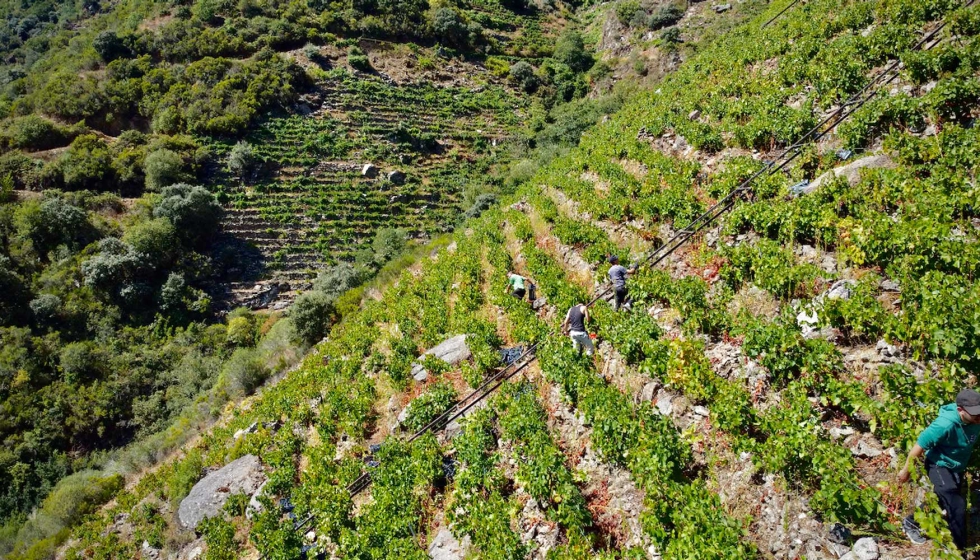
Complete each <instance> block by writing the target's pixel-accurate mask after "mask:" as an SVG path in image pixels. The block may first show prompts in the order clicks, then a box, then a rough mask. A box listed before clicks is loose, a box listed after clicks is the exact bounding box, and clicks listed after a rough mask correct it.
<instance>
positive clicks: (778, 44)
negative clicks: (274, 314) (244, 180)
mask: <svg viewBox="0 0 980 560" xmlns="http://www.w3.org/2000/svg"><path fill="white" fill-rule="evenodd" d="M782 7H783V6H777V5H774V6H771V7H770V8H769V13H765V14H762V15H760V16H759V17H758V18H755V19H754V20H753V21H751V22H749V23H748V24H746V25H743V26H740V27H738V28H736V29H735V30H734V31H732V32H731V33H728V34H726V35H725V36H724V37H722V38H721V40H720V41H719V42H718V43H717V44H715V45H713V46H711V47H709V48H706V49H704V50H702V51H701V52H699V53H698V54H697V55H695V56H693V57H692V58H691V59H690V60H689V61H688V62H686V63H684V64H683V65H682V66H681V67H680V69H679V71H678V72H677V73H676V74H673V75H671V76H670V77H668V78H667V79H666V80H665V81H664V82H663V83H662V84H661V85H660V86H659V87H658V88H657V89H656V90H654V91H649V92H643V93H640V94H638V95H637V96H636V97H635V98H634V99H632V100H630V101H629V102H628V103H627V104H626V105H625V106H624V107H623V109H622V110H620V111H619V112H618V113H616V114H615V115H613V116H612V117H611V118H610V119H609V120H608V121H607V122H605V123H602V124H599V125H598V126H596V127H594V128H592V129H590V130H589V131H588V132H587V133H586V134H585V135H584V136H583V138H582V140H581V142H580V144H579V146H578V147H577V148H575V149H573V150H571V151H570V152H568V153H567V154H565V155H562V156H560V157H558V158H557V159H555V160H554V161H552V162H551V163H549V164H548V165H546V166H544V167H542V168H541V169H539V170H538V171H537V173H536V174H535V175H534V176H533V177H531V178H530V179H529V180H527V181H526V182H524V183H523V184H522V185H521V187H520V189H519V191H518V192H517V193H516V194H515V195H514V196H513V197H511V198H510V199H508V200H506V201H504V203H503V205H502V206H501V207H498V208H494V209H491V210H489V211H487V212H485V213H483V214H482V215H481V216H480V217H478V218H475V219H471V220H469V221H467V222H465V223H464V224H463V226H462V227H460V228H458V229H457V231H456V232H455V233H454V234H453V236H452V239H453V241H452V243H451V244H450V245H449V246H448V247H445V248H443V249H441V250H438V251H434V252H433V253H432V254H430V255H428V256H427V257H425V258H423V259H422V260H420V261H419V262H418V263H416V265H414V266H413V267H411V268H410V269H409V270H407V271H405V272H404V273H403V274H402V276H401V277H400V278H399V279H398V281H397V282H395V283H394V284H392V285H391V286H389V287H387V288H386V289H385V290H384V291H383V293H380V294H379V295H378V297H377V298H368V299H367V300H366V301H364V302H363V304H362V307H361V309H360V310H359V311H357V312H355V313H352V314H349V315H347V316H346V317H345V318H344V320H343V321H342V322H341V323H339V324H338V325H336V326H335V327H334V328H333V329H332V331H331V333H330V337H329V339H328V340H327V341H324V342H323V343H321V344H320V345H319V346H318V347H317V350H316V352H315V353H314V354H313V355H310V356H309V357H308V358H307V359H306V361H305V363H304V364H303V366H302V367H301V368H300V369H299V370H297V371H296V372H294V373H292V374H291V375H289V376H287V377H286V378H285V379H284V380H283V381H282V382H281V383H280V384H279V385H277V386H275V387H271V388H269V389H268V390H266V391H264V392H263V393H261V394H260V395H258V396H256V397H254V398H253V399H250V400H249V401H248V402H246V403H245V404H244V405H243V406H241V407H238V408H236V409H235V410H233V411H229V413H228V414H227V416H226V418H225V422H224V423H223V424H222V425H221V426H220V427H218V428H216V429H215V430H214V431H213V432H211V433H210V434H209V435H208V436H207V437H205V438H204V439H203V440H202V441H201V442H200V443H199V444H197V445H195V446H191V447H189V448H188V449H186V452H185V454H184V456H183V457H181V458H179V459H178V460H175V461H173V462H171V463H168V464H166V465H164V466H163V467H162V468H160V469H159V470H157V471H155V472H153V473H150V474H148V475H146V476H145V477H143V478H142V480H140V482H139V483H138V484H137V485H136V486H135V487H133V488H129V489H126V490H124V491H122V492H120V493H119V494H118V495H117V497H116V500H115V502H114V503H113V504H111V505H110V506H109V507H108V508H107V509H106V510H105V511H102V512H100V513H98V514H97V515H94V516H92V517H90V518H89V519H88V521H87V523H86V524H85V525H84V526H83V528H82V529H80V530H78V531H76V532H74V533H73V535H72V537H71V539H70V540H69V542H68V545H67V549H66V550H65V551H64V555H65V557H66V558H104V557H135V556H137V555H139V556H140V557H157V556H159V555H161V554H164V551H163V549H164V548H166V549H169V550H171V551H174V552H176V553H177V556H178V557H180V558H185V557H190V556H192V555H196V554H198V553H201V552H203V554H205V555H206V557H208V558H233V557H237V556H250V557H255V556H259V555H261V556H263V557H266V558H297V557H302V556H303V555H305V556H306V557H311V556H315V555H320V556H321V557H335V558H427V557H439V558H462V557H465V556H467V555H469V556H473V557H486V558H545V557H548V558H593V557H600V558H651V559H652V558H769V557H775V558H787V559H788V558H800V557H806V558H840V557H843V556H845V555H847V554H849V553H851V552H854V553H855V554H852V555H851V556H849V557H854V556H858V557H862V558H878V557H881V558H926V557H930V556H933V557H937V556H938V557H957V556H958V555H957V553H956V552H955V551H953V550H952V544H951V542H950V539H949V535H948V532H947V531H946V530H945V525H944V523H943V522H942V520H941V518H940V513H939V512H938V510H937V508H936V504H935V501H934V500H933V501H930V500H929V499H928V497H929V496H931V494H924V495H925V496H926V497H927V499H926V501H925V502H924V503H923V504H922V509H921V512H920V513H919V516H920V519H921V521H922V525H923V527H924V528H925V530H926V532H927V533H928V534H929V535H930V537H931V538H932V541H931V542H930V543H928V544H925V545H919V546H913V545H910V544H906V541H905V540H904V539H903V537H902V536H901V533H900V532H899V531H898V530H897V528H896V527H897V524H898V522H899V521H900V520H901V518H902V517H903V516H904V515H906V514H907V513H908V512H910V511H912V510H913V508H914V507H915V505H916V503H915V502H916V501H917V499H918V498H919V497H921V496H922V495H923V494H922V493H921V492H914V491H911V490H910V489H909V488H908V487H903V486H900V485H898V484H897V483H896V482H895V480H894V476H893V475H894V473H895V472H896V470H897V467H898V464H899V462H900V461H902V460H903V459H904V453H905V452H906V450H907V449H908V448H909V447H910V445H911V442H912V441H913V440H914V438H915V436H916V435H917V432H918V430H920V429H921V428H923V427H924V426H925V425H926V424H927V423H928V422H930V421H931V420H932V418H933V415H934V414H935V412H936V409H937V408H938V406H940V405H942V404H944V403H946V402H948V401H949V400H950V399H951V398H952V397H953V395H955V393H956V392H957V391H958V390H959V389H960V388H961V387H962V386H963V385H973V384H975V383H976V378H975V376H974V375H973V374H972V370H973V369H974V368H975V367H976V366H977V357H978V356H980V353H978V349H980V346H978V343H980V341H978V340H977V335H976V329H975V328H974V326H973V320H974V317H975V316H976V315H977V313H978V309H980V292H978V289H977V285H976V282H975V274H976V270H975V268H976V266H977V264H978V263H980V254H978V253H977V243H976V240H977V230H978V227H980V222H978V221H977V216H976V207H977V203H976V201H975V198H976V194H977V191H976V187H975V178H976V171H977V166H978V164H980V161H978V159H977V158H978V154H980V150H978V148H980V135H978V131H977V129H976V128H975V127H974V126H973V122H974V118H975V117H976V111H977V103H978V100H980V82H978V81H977V62H976V58H975V52H976V41H977V36H978V35H980V9H978V8H975V7H963V6H961V5H960V4H957V3H955V2H943V1H938V0H936V1H930V2H921V1H910V0H880V1H875V2H852V1H847V0H813V1H810V2H808V3H806V4H798V5H796V6H795V7H793V8H792V9H790V10H789V11H787V13H786V14H784V15H783V16H782V17H781V18H780V19H779V20H777V21H776V22H775V23H774V24H772V25H771V26H769V27H767V28H765V29H761V28H760V25H761V23H762V22H764V21H765V20H766V19H768V17H769V16H771V15H773V14H775V13H776V12H777V11H779V10H780V9H781V8H782ZM941 22H945V27H943V28H942V29H941V31H940V32H939V33H938V34H937V38H939V39H940V41H938V43H937V44H935V45H932V44H931V43H930V44H929V46H930V47H931V48H930V49H929V50H927V51H916V50H914V47H916V45H917V43H918V41H919V39H920V38H921V37H922V36H923V35H924V34H925V33H928V32H931V31H932V30H936V29H939V26H940V25H942V24H943V23H941ZM895 60H901V61H902V63H903V65H904V66H903V69H902V71H901V73H900V74H899V77H898V78H896V79H895V80H893V81H891V82H890V83H888V84H887V85H886V86H885V87H884V88H882V90H881V92H880V94H879V95H877V96H876V97H875V98H874V100H873V101H871V102H869V103H867V104H864V105H863V106H862V107H861V108H860V109H858V110H857V111H856V112H855V113H854V115H853V116H851V117H850V118H848V119H847V120H846V121H845V122H843V123H841V124H840V125H839V126H836V127H835V128H834V129H833V131H832V133H830V134H828V135H826V136H824V137H823V138H822V139H821V140H820V141H819V142H816V143H810V144H808V145H807V146H805V149H804V150H803V153H802V155H801V156H800V157H798V158H796V159H795V160H794V161H793V163H792V165H790V166H789V167H787V169H786V170H785V172H780V173H777V174H773V175H769V176H764V177H762V178H761V179H759V180H757V181H755V182H754V183H753V184H752V189H751V191H750V193H749V194H748V195H747V196H745V197H744V200H741V201H740V203H739V204H738V205H737V206H736V208H735V209H734V211H733V212H732V213H731V214H728V215H727V216H725V218H724V219H723V220H722V221H721V222H719V223H717V224H716V225H714V226H713V227H712V228H711V229H709V230H708V231H705V232H702V233H701V234H699V235H698V236H697V237H696V238H695V239H694V242H692V243H690V244H688V245H685V246H684V247H683V248H682V249H681V250H679V251H677V252H675V253H673V254H672V255H671V257H670V258H669V259H667V260H666V261H665V262H664V263H662V265H661V266H660V267H659V268H657V269H650V268H641V269H640V270H639V271H638V272H637V273H636V274H635V275H634V276H633V277H632V279H631V294H632V297H633V305H632V309H631V310H628V311H624V312H619V313H615V312H613V311H612V309H611V307H610V306H608V305H606V304H605V303H604V302H602V301H600V302H599V303H597V304H596V305H595V306H594V307H593V309H592V313H593V319H594V330H595V335H596V341H597V343H598V352H597V355H596V356H595V357H591V358H590V357H585V356H579V355H577V354H576V353H574V352H573V351H572V350H571V348H570V344H569V341H568V340H567V338H565V337H563V336H561V335H560V334H558V332H557V331H558V325H559V323H560V322H561V319H562V317H563V315H564V312H565V310H566V309H567V308H568V307H569V306H571V305H572V304H574V303H576V302H585V301H589V300H590V299H591V298H592V296H593V295H594V294H597V293H599V292H600V291H602V289H603V287H604V280H605V279H604V276H605V265H604V264H603V259H604V257H605V256H606V255H607V254H609V253H613V252H617V253H619V254H620V256H621V257H623V259H624V260H627V259H633V260H636V259H640V258H642V256H643V255H644V254H645V253H646V252H647V251H649V250H650V249H652V248H653V247H656V246H658V245H659V244H661V243H663V242H664V241H666V240H667V239H669V238H670V237H671V236H672V235H673V234H674V233H675V232H676V231H678V230H680V229H681V228H683V227H685V226H686V225H687V224H688V223H689V222H690V221H691V220H692V219H693V218H694V217H695V216H697V215H698V214H700V213H701V212H702V211H703V210H704V209H705V208H707V207H708V206H709V205H710V204H712V203H713V202H714V201H715V200H717V199H719V198H721V197H723V196H724V195H726V194H728V193H729V192H731V191H732V189H734V188H735V187H736V186H737V185H739V184H740V183H741V182H742V180H743V179H745V178H746V177H748V176H750V175H751V174H752V173H754V172H755V171H757V170H758V169H760V168H761V167H762V166H763V165H764V161H766V160H767V159H769V158H772V157H774V155H775V154H777V153H779V152H780V151H781V149H782V148H784V147H786V146H788V145H791V144H792V143H793V142H794V141H795V140H796V139H797V138H799V137H800V135H801V134H802V133H803V132H804V131H806V130H807V129H809V128H810V127H812V126H814V125H816V124H817V123H819V122H820V121H821V120H822V119H823V117H824V116H827V115H830V114H831V113H832V112H833V111H834V110H836V109H838V108H839V107H840V104H841V103H843V102H844V101H845V100H846V99H848V98H849V97H850V96H851V95H852V94H853V93H855V92H858V91H860V90H861V88H862V87H863V86H864V85H865V84H866V83H868V80H869V79H870V77H871V76H873V75H875V74H876V72H877V71H878V70H879V69H881V68H883V67H885V66H886V65H887V64H889V63H890V62H891V61H895ZM508 270H516V271H518V272H520V273H522V274H525V275H526V276H528V277H530V278H532V279H534V280H535V281H536V283H537V285H538V286H539V289H540V295H541V296H542V297H543V299H542V300H539V301H538V302H536V304H535V306H534V308H533V309H532V308H531V306H529V305H528V304H527V302H523V301H519V300H517V299H515V298H513V297H511V296H510V295H509V293H507V291H506V290H505V274H506V272H507V271H508ZM460 334H465V335H466V344H467V347H468V350H469V354H470V356H469V357H465V356H462V357H463V358H465V359H462V360H461V361H457V360H455V359H454V360H452V361H453V363H448V362H446V361H443V360H440V359H438V358H435V357H431V356H430V357H425V356H422V354H423V352H425V351H426V349H429V348H432V347H434V346H436V345H437V344H439V343H441V342H444V341H446V340H447V339H450V338H452V337H455V336H457V335H460ZM532 344H534V345H536V346H535V349H536V350H535V356H536V360H535V361H533V362H532V363H531V365H529V366H528V367H526V368H525V369H523V370H521V372H520V375H517V376H515V377H513V378H512V379H511V380H510V381H509V382H508V383H506V384H504V385H503V386H502V387H501V388H500V389H499V390H498V391H496V392H495V393H494V394H493V395H492V396H490V397H489V398H487V399H486V400H484V401H482V402H481V404H479V405H477V406H475V407H473V408H472V409H470V411H469V412H468V413H467V415H466V416H465V417H464V418H461V419H460V420H459V421H456V422H453V423H451V424H449V426H447V427H446V428H445V429H442V430H438V431H435V432H430V433H425V434H423V435H422V436H421V437H419V438H418V439H416V440H415V441H413V442H409V441H407V437H406V436H408V435H409V434H411V433H413V432H415V431H416V430H417V429H419V428H421V427H423V426H425V425H426V424H427V423H428V422H429V421H431V420H432V419H434V418H435V417H436V416H437V415H438V414H439V413H440V412H441V411H443V410H445V409H446V408H447V407H448V406H449V405H451V404H452V403H453V402H455V401H456V399H457V398H458V397H459V396H460V395H463V394H466V393H467V392H469V391H470V390H471V389H472V388H475V387H477V386H479V385H480V384H481V382H482V381H483V380H484V379H486V378H487V376H488V375H491V374H492V373H493V372H494V371H495V368H497V367H499V366H500V365H501V364H500V360H501V356H500V353H499V350H500V349H501V348H505V347H506V348H511V347H514V346H517V345H521V346H528V345H532ZM508 354H510V353H508ZM419 366H422V367H419ZM423 369H424V374H423V372H422V371H421V370H423ZM243 457H245V458H247V459H246V460H247V461H254V459H253V457H254V458H256V459H257V460H258V461H257V462H258V464H260V465H261V467H260V469H259V470H260V471H261V472H259V473H258V474H257V475H256V476H259V477H260V478H261V479H262V480H263V481H264V484H262V485H261V489H260V490H258V491H257V492H254V495H253V494H252V493H247V494H236V493H235V492H233V491H231V490H230V489H229V488H230V487H231V485H229V486H226V487H224V488H226V489H229V491H228V492H227V493H224V494H222V495H221V496H220V497H218V498H216V499H214V500H213V501H214V502H215V507H214V508H213V510H212V511H211V513H212V514H213V515H212V517H210V518H209V519H208V520H207V521H204V522H202V523H200V524H197V525H196V526H195V527H194V530H190V529H189V528H188V525H189V523H188V522H187V519H189V518H188V516H187V515H186V512H187V510H186V509H185V508H188V507H191V506H192V505H193V504H192V501H188V500H185V498H186V497H187V495H188V493H189V492H193V490H192V487H193V486H194V484H195V483H196V482H197V481H199V480H200V479H201V478H202V477H203V476H205V474H207V475H208V476H209V477H210V476H212V474H210V473H211V472H212V470H213V469H214V468H217V467H221V466H223V465H227V464H228V463H229V462H230V461H232V460H236V459H239V458H243ZM365 472H367V473H369V474H370V479H371V484H370V485H367V486H364V485H357V486H355V488H357V489H359V490H361V491H360V492H355V493H353V495H352V493H351V492H350V491H349V487H350V485H351V484H352V483H354V482H355V481H357V480H359V479H360V480H363V479H362V478H361V477H362V474H363V473H365ZM210 480H211V483H213V481H214V479H210ZM916 484H919V482H917V483H916ZM219 494H220V492H219ZM229 494H230V495H229ZM215 496H217V495H215ZM250 501H251V503H250ZM834 524H838V525H834ZM831 528H833V530H831ZM973 534H974V535H976V534H977V532H976V531H974V533H973ZM857 537H864V538H861V539H860V540H858V538H857ZM858 553H859V554H858Z"/></svg>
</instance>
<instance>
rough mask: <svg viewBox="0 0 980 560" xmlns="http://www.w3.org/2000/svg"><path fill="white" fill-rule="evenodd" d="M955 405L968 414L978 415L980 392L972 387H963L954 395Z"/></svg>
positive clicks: (979, 410)
mask: <svg viewBox="0 0 980 560" xmlns="http://www.w3.org/2000/svg"><path fill="white" fill-rule="evenodd" d="M956 406H958V407H960V408H962V409H963V410H965V411H966V412H967V413H968V414H969V415H970V416H980V393H977V392H976V391H974V390H973V389H963V390H962V391H960V394H958V395H956Z"/></svg>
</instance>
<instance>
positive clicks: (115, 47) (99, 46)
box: [92, 30, 133, 62]
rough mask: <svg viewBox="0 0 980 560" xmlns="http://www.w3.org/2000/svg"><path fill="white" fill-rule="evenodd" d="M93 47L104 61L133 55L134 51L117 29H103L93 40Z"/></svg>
mask: <svg viewBox="0 0 980 560" xmlns="http://www.w3.org/2000/svg"><path fill="white" fill-rule="evenodd" d="M92 48H94V49H95V52H96V53H98V55H99V58H101V59H102V60H103V61H104V62H112V61H113V60H116V59H117V58H123V57H129V56H132V54H133V53H132V51H131V50H130V49H129V47H128V46H127V45H126V42H125V41H124V40H123V39H122V37H120V36H119V35H118V34H116V32H115V31H110V30H106V31H102V32H101V33H99V34H98V35H96V36H95V39H93V40H92Z"/></svg>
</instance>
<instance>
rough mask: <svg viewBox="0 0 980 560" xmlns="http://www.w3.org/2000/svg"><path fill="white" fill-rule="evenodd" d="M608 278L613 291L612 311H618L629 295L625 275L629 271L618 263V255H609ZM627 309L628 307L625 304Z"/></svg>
mask: <svg viewBox="0 0 980 560" xmlns="http://www.w3.org/2000/svg"><path fill="white" fill-rule="evenodd" d="M609 264H611V265H612V266H611V267H609V280H610V281H611V282H612V285H613V291H614V292H615V298H616V299H615V303H614V305H613V310H614V311H619V308H620V307H623V306H624V304H626V296H628V295H629V290H627V289H626V276H627V275H628V274H629V272H630V271H628V270H626V267H625V266H623V265H621V264H619V257H617V256H616V255H610V256H609ZM626 307H627V309H628V308H629V306H628V305H626Z"/></svg>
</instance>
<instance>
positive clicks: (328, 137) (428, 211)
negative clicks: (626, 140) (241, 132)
mask: <svg viewBox="0 0 980 560" xmlns="http://www.w3.org/2000/svg"><path fill="white" fill-rule="evenodd" d="M411 59H412V60H416V61H417V58H416V57H414V56H412V57H411ZM448 70H449V71H453V72H456V74H454V80H455V81H456V82H459V84H458V85H455V86H453V85H449V84H447V85H445V86H442V85H440V84H438V82H437V83H435V84H433V83H431V82H421V81H419V82H414V81H413V82H408V83H403V84H399V83H396V82H393V81H391V80H388V81H385V80H383V79H382V78H379V77H373V76H370V75H364V74H362V73H360V72H355V73H351V72H350V71H348V70H345V69H337V70H331V71H329V72H324V73H323V74H324V76H323V80H322V81H321V82H320V83H318V84H317V86H316V90H315V93H313V94H310V95H309V96H308V97H307V100H308V101H310V102H313V103H315V106H314V107H309V108H307V109H304V110H308V111H310V114H309V115H306V116H301V115H297V116H291V117H285V118H274V119H270V120H268V121H266V122H264V123H262V124H261V125H260V126H259V127H258V129H257V130H256V131H255V132H253V133H251V134H250V135H249V136H247V137H246V141H248V142H249V143H250V144H251V145H252V147H253V149H254V150H255V153H256V156H257V157H258V158H261V160H262V161H264V162H267V164H266V166H265V169H264V170H263V171H262V172H261V173H260V174H261V175H262V176H261V177H258V178H257V180H254V181H248V182H246V183H244V184H242V183H240V182H237V181H233V180H228V182H227V183H226V184H225V185H222V187H221V188H222V191H221V192H222V194H223V196H225V197H226V198H227V200H228V206H229V211H228V213H227V216H226V218H225V231H226V232H227V233H229V234H231V235H234V236H235V237H237V238H239V239H242V240H244V241H247V242H250V243H252V244H254V245H255V246H256V247H257V248H258V249H259V251H260V253H261V255H262V257H263V260H264V262H265V268H266V269H267V270H268V272H269V274H268V275H267V276H269V278H267V279H265V280H263V281H262V282H260V283H259V284H258V286H260V290H262V291H264V290H266V289H268V288H266V286H279V285H282V288H283V289H282V290H280V293H279V295H278V296H277V298H276V300H275V301H276V302H277V303H273V304H272V307H274V308H276V309H281V308H283V307H284V306H285V305H286V304H287V303H288V302H289V300H290V299H291V295H292V294H294V293H295V290H297V289H308V288H309V287H310V283H311V281H312V280H313V278H314V277H315V275H316V274H317V272H319V271H320V270H322V268H323V267H324V265H325V264H331V263H335V262H338V261H340V260H345V261H350V260H353V259H354V257H355V255H356V253H357V251H358V249H359V248H360V245H362V244H367V243H369V242H370V241H371V239H372V238H373V236H374V234H375V232H376V231H377V230H378V229H379V228H382V227H397V228H402V229H404V230H406V231H407V232H408V234H409V235H410V236H412V237H415V238H424V237H426V236H429V235H432V234H435V233H439V232H445V231H448V230H450V229H451V228H452V227H453V226H454V225H455V224H456V222H457V221H458V219H457V216H458V215H459V212H460V210H461V206H463V204H464V202H463V200H462V198H463V187H464V186H465V185H467V184H480V183H481V182H482V181H484V180H485V178H486V174H487V173H488V171H490V169H491V167H492V166H493V165H495V164H496V165H499V164H501V163H503V162H505V161H506V159H507V158H506V156H507V154H506V152H504V143H505V141H508V140H510V139H511V138H512V137H514V136H515V135H516V132H517V125H518V123H520V122H521V120H522V113H525V112H526V110H525V109H523V108H522V105H524V104H525V101H524V100H522V98H521V97H520V96H519V95H518V94H517V93H516V92H513V91H512V90H510V89H508V88H507V87H505V86H506V83H505V82H504V81H502V80H500V79H498V78H496V77H494V76H493V75H491V74H490V73H489V72H487V71H486V70H483V69H481V68H480V67H479V66H476V65H472V64H466V63H457V64H456V65H455V67H454V66H452V65H450V66H449V68H448ZM525 116H526V115H525ZM230 148H231V146H230V145H225V146H222V145H218V146H216V147H215V149H216V151H218V152H224V151H226V150H228V149H230ZM255 285H256V284H255V282H240V283H238V284H232V285H231V286H230V287H231V289H232V290H237V292H236V293H234V295H235V296H237V297H233V298H232V299H233V300H237V301H238V303H243V302H245V301H247V300H248V298H250V297H251V298H254V297H255V295H256V294H255V288H254V287H253V286H255ZM267 303H272V302H271V301H267Z"/></svg>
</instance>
